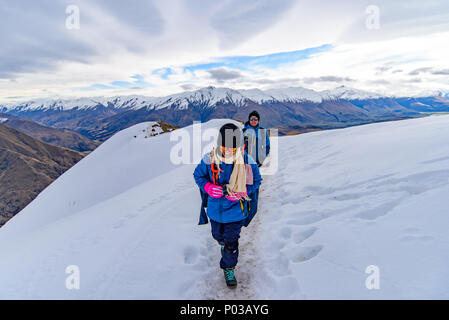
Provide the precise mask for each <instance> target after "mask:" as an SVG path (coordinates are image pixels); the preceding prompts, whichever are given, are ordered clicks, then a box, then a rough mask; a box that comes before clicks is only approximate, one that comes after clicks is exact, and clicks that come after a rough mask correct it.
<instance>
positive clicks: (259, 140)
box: [243, 110, 270, 167]
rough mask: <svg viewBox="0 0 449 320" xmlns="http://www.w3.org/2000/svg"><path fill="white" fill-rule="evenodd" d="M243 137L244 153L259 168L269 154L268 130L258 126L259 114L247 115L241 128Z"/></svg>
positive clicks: (255, 112) (254, 112)
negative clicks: (251, 158)
mask: <svg viewBox="0 0 449 320" xmlns="http://www.w3.org/2000/svg"><path fill="white" fill-rule="evenodd" d="M243 136H244V144H245V151H246V152H247V153H248V154H249V155H250V156H251V157H253V159H254V160H256V162H257V165H258V166H259V167H260V166H261V165H262V164H263V162H264V160H265V158H266V157H268V155H269V153H270V136H269V134H268V130H267V129H265V128H262V127H261V126H260V114H259V112H257V111H256V110H254V111H252V112H251V113H250V114H249V116H248V121H247V122H246V123H245V127H244V128H243Z"/></svg>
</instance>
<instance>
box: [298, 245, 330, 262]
mask: <svg viewBox="0 0 449 320" xmlns="http://www.w3.org/2000/svg"><path fill="white" fill-rule="evenodd" d="M322 249H323V246H321V245H318V246H310V247H300V248H296V249H293V250H292V253H291V257H290V260H291V261H292V262H294V263H299V262H304V261H308V260H310V259H312V258H313V257H315V256H316V255H317V254H318V253H319V252H320V251H321V250H322Z"/></svg>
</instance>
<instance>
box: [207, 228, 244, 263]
mask: <svg viewBox="0 0 449 320" xmlns="http://www.w3.org/2000/svg"><path fill="white" fill-rule="evenodd" d="M210 225H211V229H212V237H214V239H215V240H217V241H218V243H220V244H221V245H224V250H223V256H222V258H221V260H220V268H222V269H226V268H233V267H235V266H236V265H237V260H238V256H239V238H240V230H241V229H242V225H243V221H237V222H230V223H219V222H216V221H213V220H210Z"/></svg>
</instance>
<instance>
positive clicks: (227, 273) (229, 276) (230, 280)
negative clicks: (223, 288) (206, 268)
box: [223, 268, 237, 289]
mask: <svg viewBox="0 0 449 320" xmlns="http://www.w3.org/2000/svg"><path fill="white" fill-rule="evenodd" d="M223 272H224V277H225V281H226V285H227V286H228V287H229V288H232V289H233V288H235V287H237V279H236V278H235V275H234V268H227V269H223Z"/></svg>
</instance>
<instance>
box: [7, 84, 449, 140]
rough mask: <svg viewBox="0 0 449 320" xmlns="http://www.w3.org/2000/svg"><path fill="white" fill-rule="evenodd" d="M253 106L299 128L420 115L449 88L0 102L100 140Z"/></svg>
mask: <svg viewBox="0 0 449 320" xmlns="http://www.w3.org/2000/svg"><path fill="white" fill-rule="evenodd" d="M252 110H258V111H259V113H260V114H261V124H262V125H263V126H265V127H269V128H273V127H276V128H282V129H283V131H282V132H285V133H288V132H289V131H294V132H296V131H297V132H301V131H309V129H310V128H318V129H320V128H323V129H327V128H339V127H346V126H352V125H357V124H364V123H370V122H377V121H385V120H394V119H403V118H409V117H418V116H421V115H422V114H423V113H426V112H448V111H449V94H448V93H447V92H445V91H435V92H428V93H425V94H423V95H416V96H414V97H393V96H385V95H380V94H378V93H372V92H367V91H362V90H358V89H354V88H349V87H346V86H340V87H337V88H335V89H333V90H324V91H314V90H310V89H306V88H302V87H289V88H280V89H270V90H260V89H245V90H235V89H231V88H216V87H206V88H202V89H199V90H195V91H185V92H182V93H177V94H172V95H169V96H165V97H146V96H138V95H132V96H116V97H109V98H108V97H99V98H77V99H65V100H64V99H40V100H33V101H26V102H21V103H9V104H1V105H0V111H2V112H5V113H7V114H13V115H17V116H23V117H27V118H29V119H32V120H34V121H37V122H39V123H40V124H42V125H45V126H50V127H54V128H60V129H69V130H73V131H76V132H78V133H80V134H83V135H85V136H87V137H88V138H90V139H94V140H99V141H104V140H106V139H108V138H109V137H111V136H112V135H113V134H114V133H116V132H118V131H120V130H122V129H125V128H127V127H129V126H132V125H134V124H137V123H140V122H143V121H156V120H162V121H165V122H167V123H170V124H172V125H174V126H179V127H183V126H187V125H190V124H192V122H193V121H202V122H205V121H208V120H210V119H215V118H232V119H237V120H243V121H246V120H247V117H248V114H249V112H251V111H252Z"/></svg>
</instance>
